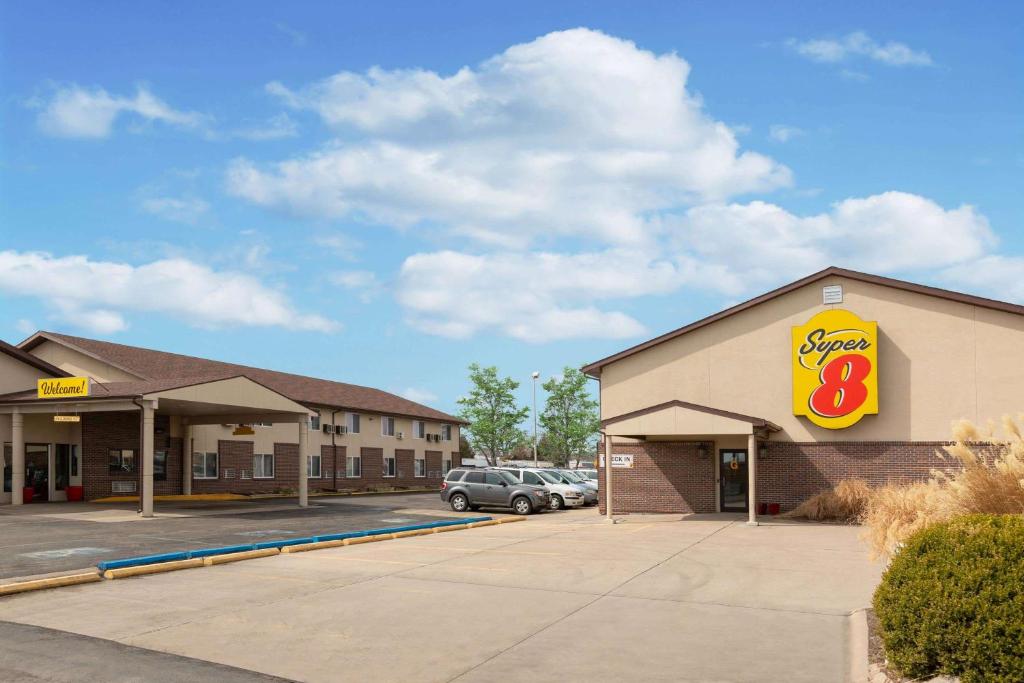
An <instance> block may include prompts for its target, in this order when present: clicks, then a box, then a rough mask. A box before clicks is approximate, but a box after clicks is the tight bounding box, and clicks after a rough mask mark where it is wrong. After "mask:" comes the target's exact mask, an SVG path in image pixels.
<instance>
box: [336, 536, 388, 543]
mask: <svg viewBox="0 0 1024 683" xmlns="http://www.w3.org/2000/svg"><path fill="white" fill-rule="evenodd" d="M389 538H391V534H377V535H376V536H356V537H355V538H346V539H345V540H343V541H342V542H341V544H342V545H359V544H360V543H373V542H374V541H386V540H388V539H389Z"/></svg>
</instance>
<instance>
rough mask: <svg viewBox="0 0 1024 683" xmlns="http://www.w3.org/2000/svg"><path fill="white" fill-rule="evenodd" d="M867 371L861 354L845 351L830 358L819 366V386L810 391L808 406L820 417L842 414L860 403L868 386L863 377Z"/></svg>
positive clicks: (845, 413) (864, 397) (868, 365)
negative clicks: (865, 384) (825, 363)
mask: <svg viewBox="0 0 1024 683" xmlns="http://www.w3.org/2000/svg"><path fill="white" fill-rule="evenodd" d="M870 372H871V361H870V360H868V359H867V358H866V357H865V356H861V355H858V354H856V353H848V354H846V355H845V356H839V357H838V358H833V359H832V360H831V361H829V362H828V364H827V365H826V366H825V367H823V368H822V369H821V375H820V378H821V386H820V387H818V388H817V389H815V390H814V391H813V392H812V393H811V400H810V405H811V410H813V411H814V412H815V413H817V414H818V415H821V416H822V417H842V416H843V415H849V414H850V413H852V412H853V411H855V410H857V408H860V407H861V406H862V405H864V401H866V400H867V398H868V388H867V387H866V386H864V380H865V379H866V378H867V376H868V374H869V373H870Z"/></svg>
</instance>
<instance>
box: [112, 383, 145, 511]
mask: <svg viewBox="0 0 1024 683" xmlns="http://www.w3.org/2000/svg"><path fill="white" fill-rule="evenodd" d="M141 399H142V395H141V394H140V395H139V396H136V397H135V398H133V399H132V403H134V404H135V405H137V406H138V407H139V450H138V451H136V452H137V453H138V458H137V459H136V460H135V472H136V473H137V475H138V476H137V477H136V480H135V487H136V492H137V493H138V494H139V507H138V510H136V512H138V513H139V514H140V515H141V514H142V429H143V427H144V425H145V422H144V420H145V413H146V409H145V408H144V407H143V405H142V404H141V403H139V401H140V400H141ZM107 468H108V469H109V468H110V466H109V465H107Z"/></svg>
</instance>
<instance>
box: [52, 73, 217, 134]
mask: <svg viewBox="0 0 1024 683" xmlns="http://www.w3.org/2000/svg"><path fill="white" fill-rule="evenodd" d="M40 106H41V107H42V110H41V111H40V112H39V115H38V118H37V123H38V124H39V127H40V129H41V130H42V131H43V132H44V133H46V134H48V135H53V136H56V137H66V138H105V137H108V136H109V135H110V133H111V131H112V130H113V127H114V123H115V121H116V120H117V119H118V118H119V117H120V116H121V115H123V114H134V115H135V116H136V117H138V118H140V119H143V120H145V121H159V122H161V123H166V124H169V125H172V126H178V127H181V128H198V127H200V126H201V125H202V124H203V123H204V122H205V120H206V117H204V116H203V115H202V114H199V113H197V112H191V111H179V110H176V109H174V108H172V107H171V106H170V105H168V104H167V103H166V102H164V101H163V100H161V99H159V98H157V97H156V96H155V95H153V94H152V93H151V92H149V90H147V89H146V88H144V87H139V88H138V89H137V90H136V92H135V95H134V96H133V97H124V96H118V95H111V94H110V93H108V92H107V91H106V90H104V89H103V88H84V87H82V86H79V85H69V86H66V87H62V88H58V89H57V90H56V91H54V92H53V94H52V96H51V97H50V100H49V101H48V102H46V103H43V104H41V105H40Z"/></svg>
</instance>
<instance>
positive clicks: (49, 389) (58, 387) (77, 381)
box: [36, 377, 89, 398]
mask: <svg viewBox="0 0 1024 683" xmlns="http://www.w3.org/2000/svg"><path fill="white" fill-rule="evenodd" d="M88 395H89V378H88V377H61V378H60V379H41V380H39V381H38V382H36V396H37V397H39V398H79V397H82V396H88Z"/></svg>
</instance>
